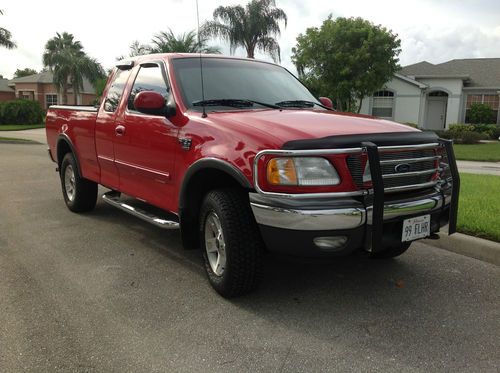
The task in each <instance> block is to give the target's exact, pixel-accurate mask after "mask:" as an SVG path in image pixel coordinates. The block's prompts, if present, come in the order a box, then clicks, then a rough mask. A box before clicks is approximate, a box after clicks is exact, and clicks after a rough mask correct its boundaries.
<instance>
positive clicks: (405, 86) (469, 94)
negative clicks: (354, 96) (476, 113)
mask: <svg viewBox="0 0 500 373" xmlns="http://www.w3.org/2000/svg"><path fill="white" fill-rule="evenodd" d="M474 103H482V104H486V105H488V106H489V107H490V108H491V114H492V115H491V119H490V121H489V122H490V123H497V124H500V110H499V107H500V58H468V59H457V60H451V61H448V62H444V63H440V64H432V63H429V62H426V61H423V62H419V63H416V64H414V65H410V66H405V67H403V68H402V69H401V70H400V71H399V72H398V73H397V74H395V75H394V77H393V79H391V80H390V81H389V82H387V83H386V85H385V87H384V88H383V89H381V90H380V91H377V92H375V93H374V94H373V96H371V97H367V98H365V99H363V102H362V105H361V113H363V114H370V115H374V116H377V117H381V118H387V119H390V120H395V121H397V122H401V123H405V122H409V123H415V124H418V125H419V127H421V128H427V129H433V130H443V129H446V128H449V126H450V125H451V124H453V123H468V122H469V117H468V113H469V109H470V107H471V105H472V104H474Z"/></svg>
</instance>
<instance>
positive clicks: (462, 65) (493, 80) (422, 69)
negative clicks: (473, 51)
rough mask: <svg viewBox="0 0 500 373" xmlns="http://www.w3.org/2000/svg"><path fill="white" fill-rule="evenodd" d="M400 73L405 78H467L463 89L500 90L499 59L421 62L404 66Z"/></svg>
mask: <svg viewBox="0 0 500 373" xmlns="http://www.w3.org/2000/svg"><path fill="white" fill-rule="evenodd" d="M400 73H401V74H403V75H406V76H412V77H417V78H418V77H419V76H432V77H440V76H463V77H466V76H468V79H466V81H465V83H464V86H465V87H478V88H480V87H482V88H486V87H488V88H500V58H466V59H456V60H451V61H448V62H444V63H440V64H435V65H434V64H432V63H429V62H427V61H422V62H419V63H416V64H413V65H409V66H405V67H403V68H402V69H401V70H400Z"/></svg>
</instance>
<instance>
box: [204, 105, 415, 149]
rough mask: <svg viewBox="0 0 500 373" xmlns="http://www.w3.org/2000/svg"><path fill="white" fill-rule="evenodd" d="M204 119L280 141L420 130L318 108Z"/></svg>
mask: <svg viewBox="0 0 500 373" xmlns="http://www.w3.org/2000/svg"><path fill="white" fill-rule="evenodd" d="M208 118H209V119H210V121H211V122H215V123H217V122H219V123H220V124H222V125H224V127H226V126H227V127H229V128H231V127H232V128H235V127H236V126H243V127H245V129H247V130H250V131H251V132H261V133H266V134H268V135H269V136H271V137H273V138H275V139H276V140H278V142H280V143H281V144H283V143H285V142H287V141H291V140H298V139H316V138H321V137H327V136H337V135H355V134H357V135H359V134H373V133H389V132H420V131H419V130H417V129H415V128H412V127H410V126H406V125H403V124H399V123H396V122H392V121H388V120H383V119H378V118H374V117H370V116H366V115H356V114H352V113H339V112H332V111H319V110H290V109H286V110H282V111H279V110H248V111H231V112H211V113H209V115H208ZM245 132H246V131H245Z"/></svg>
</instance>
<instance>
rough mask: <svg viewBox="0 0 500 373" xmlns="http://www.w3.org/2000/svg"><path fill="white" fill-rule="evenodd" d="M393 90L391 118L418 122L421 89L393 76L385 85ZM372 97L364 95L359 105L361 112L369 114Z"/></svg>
mask: <svg viewBox="0 0 500 373" xmlns="http://www.w3.org/2000/svg"><path fill="white" fill-rule="evenodd" d="M385 89H388V90H390V91H393V92H394V106H393V108H394V110H393V120H394V121H396V122H401V123H415V124H419V123H420V116H421V113H420V110H421V109H420V107H421V103H420V101H421V97H422V90H421V89H420V88H419V87H418V86H416V85H414V84H411V83H408V82H406V81H404V80H402V79H399V78H397V77H394V78H393V79H392V80H391V81H389V82H388V83H387V84H386V85H385ZM372 103H373V98H372V97H366V98H365V99H364V100H363V103H362V105H361V113H362V114H368V115H371V113H372Z"/></svg>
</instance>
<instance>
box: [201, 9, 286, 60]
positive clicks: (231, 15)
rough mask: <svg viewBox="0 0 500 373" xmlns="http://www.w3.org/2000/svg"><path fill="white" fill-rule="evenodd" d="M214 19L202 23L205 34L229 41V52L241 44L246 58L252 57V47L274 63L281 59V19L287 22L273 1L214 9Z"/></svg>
mask: <svg viewBox="0 0 500 373" xmlns="http://www.w3.org/2000/svg"><path fill="white" fill-rule="evenodd" d="M213 15H214V20H213V21H208V22H206V23H205V24H204V27H203V29H204V32H205V35H209V36H214V37H219V38H221V39H224V40H227V41H229V46H230V48H231V54H232V53H234V52H235V50H236V48H238V47H244V48H245V49H246V51H247V57H248V58H255V49H258V50H260V51H262V52H264V53H267V54H269V55H270V56H271V58H272V59H273V60H274V61H275V62H277V61H280V60H281V56H280V46H279V44H278V41H277V40H276V37H277V36H279V35H280V32H281V29H280V26H279V23H280V21H283V22H284V23H285V27H286V24H287V17H286V14H285V12H284V11H283V10H282V9H280V8H276V2H275V0H252V1H250V2H249V3H248V4H247V5H246V7H245V8H243V7H242V6H241V5H236V6H220V7H218V8H217V9H215V11H214V14H213Z"/></svg>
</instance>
